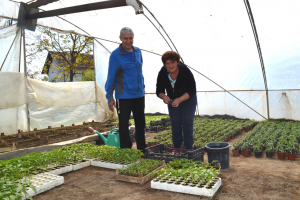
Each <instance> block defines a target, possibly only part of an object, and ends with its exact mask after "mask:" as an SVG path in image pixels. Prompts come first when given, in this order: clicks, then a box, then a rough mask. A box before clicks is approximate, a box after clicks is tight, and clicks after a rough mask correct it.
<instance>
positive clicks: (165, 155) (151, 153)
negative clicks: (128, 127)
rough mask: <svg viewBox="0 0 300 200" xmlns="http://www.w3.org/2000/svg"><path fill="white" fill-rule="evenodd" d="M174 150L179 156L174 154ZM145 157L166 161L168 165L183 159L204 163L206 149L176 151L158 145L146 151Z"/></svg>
mask: <svg viewBox="0 0 300 200" xmlns="http://www.w3.org/2000/svg"><path fill="white" fill-rule="evenodd" d="M173 150H177V151H178V152H179V154H172V151H173ZM145 157H146V158H148V159H154V160H165V162H166V163H169V162H170V161H172V160H177V159H182V158H186V159H191V160H195V161H201V162H203V161H204V160H203V159H204V148H203V147H201V148H198V149H195V150H189V149H176V148H170V147H167V146H165V145H164V144H157V145H153V146H151V147H148V148H146V149H145Z"/></svg>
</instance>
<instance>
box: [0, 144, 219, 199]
mask: <svg viewBox="0 0 300 200" xmlns="http://www.w3.org/2000/svg"><path fill="white" fill-rule="evenodd" d="M158 147H159V148H162V147H161V146H160V145H158ZM154 148H155V147H154ZM156 148H157V147H156ZM198 151H199V150H198ZM146 152H147V153H146V155H147V157H148V158H151V156H152V155H153V154H154V152H153V149H151V148H148V149H146ZM70 153H71V154H70ZM164 153H165V152H164V151H162V152H161V155H164ZM181 153H182V154H178V155H174V154H173V155H172V154H167V155H168V156H167V157H168V159H167V162H168V166H166V164H165V161H164V160H162V159H163V158H165V156H161V157H157V155H158V154H159V153H158V152H156V153H155V154H156V157H155V159H140V157H141V154H142V153H141V152H140V151H139V150H134V149H119V148H114V147H110V146H96V145H91V144H87V143H82V144H76V145H70V146H68V147H63V148H61V149H56V150H52V151H49V152H43V153H42V154H43V157H44V158H49V159H50V160H52V161H55V162H58V161H59V159H60V157H61V156H66V155H69V154H70V155H71V156H72V157H73V156H78V155H80V154H82V155H81V156H84V155H85V156H84V157H85V158H91V159H82V158H81V159H79V158H78V161H77V162H71V163H69V164H67V163H68V162H61V164H55V165H54V163H53V164H51V163H49V164H48V165H49V167H46V168H47V169H46V170H42V171H37V172H35V175H34V176H31V177H30V178H29V179H30V182H31V183H32V185H33V186H34V188H28V189H26V191H27V194H28V196H29V197H30V196H34V195H36V194H39V193H42V192H44V191H47V190H50V189H52V188H54V187H56V186H59V185H61V184H63V183H64V178H63V177H62V176H59V175H61V174H64V173H67V172H71V171H75V170H79V169H82V168H84V167H88V166H96V167H102V168H108V169H117V170H116V179H117V180H120V181H126V182H132V183H139V184H144V183H146V182H147V181H149V180H151V179H153V178H155V177H157V176H158V177H161V178H162V176H164V175H163V174H166V175H168V174H169V176H170V173H171V175H172V177H173V179H175V178H176V177H177V178H179V177H183V178H184V180H183V181H182V182H179V181H177V182H176V181H175V180H174V181H175V182H173V183H172V180H169V181H168V182H164V180H159V181H157V179H156V180H154V181H151V188H154V189H161V190H169V191H176V192H181V193H186V194H194V195H204V196H213V195H214V193H215V192H216V191H217V189H218V188H219V186H220V185H221V179H219V178H218V177H217V174H218V173H219V171H218V170H216V169H214V168H213V167H211V166H208V165H207V164H205V163H203V162H200V161H194V159H197V158H198V157H197V155H198V154H196V153H195V152H194V153H190V152H185V153H183V152H181ZM39 154H40V153H38V154H34V155H30V156H36V159H31V158H30V156H29V155H26V156H24V158H22V157H20V158H16V159H17V160H14V159H12V160H11V161H5V162H11V164H14V163H15V162H17V163H22V162H24V161H26V160H30V161H34V162H35V163H37V164H38V163H40V162H43V161H42V160H39V159H41V156H39ZM58 155H60V156H59V157H57V158H56V156H58ZM126 155H128V156H130V158H128V156H126ZM53 156H54V157H53ZM172 156H173V157H172ZM179 156H180V157H179ZM123 157H124V159H123V160H122V158H123ZM125 157H126V159H125ZM120 158H121V159H120ZM171 158H172V159H171ZM182 158H187V159H182ZM76 160H77V159H76ZM108 160H110V161H108ZM126 160H127V161H126ZM0 162H2V161H0ZM178 162H179V163H178ZM63 163H65V164H63ZM174 163H175V165H174ZM0 164H1V163H0ZM3 164H4V163H3ZM6 164H7V163H6ZM51 166H52V167H51ZM55 166H56V167H55ZM174 166H176V167H178V166H179V167H180V166H181V167H182V168H184V167H186V166H188V167H190V169H184V170H185V171H184V170H181V171H180V170H179V169H176V167H174ZM20 167H22V166H20ZM201 167H202V168H203V170H202V171H201V173H202V174H201V173H200V172H199V171H198V172H197V169H198V170H199V169H200V168H201ZM4 169H6V170H7V169H9V168H7V167H6V165H0V170H4ZM165 170H166V171H165ZM170 170H173V171H170ZM176 170H177V172H174V171H176ZM192 171H195V172H194V173H193V174H197V173H198V177H192V182H191V183H190V182H189V181H190V178H189V177H190V176H193V175H192V173H191V172H192ZM165 172H166V173H165ZM206 172H207V173H209V172H213V174H214V176H211V175H208V176H206V175H205V174H203V173H206ZM8 173H10V172H8ZM174 173H175V174H174ZM26 176H27V175H26ZM27 177H28V176H27ZM203 177H204V179H203ZM208 177H210V179H208ZM166 178H168V177H166ZM162 179H165V178H162ZM195 181H198V183H197V184H198V185H197V184H196V182H195ZM165 184H167V185H165ZM179 188H183V189H179ZM203 191H205V192H203ZM0 192H1V189H0ZM28 196H26V197H25V198H27V197H28Z"/></svg>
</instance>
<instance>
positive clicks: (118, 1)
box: [26, 0, 127, 20]
mask: <svg viewBox="0 0 300 200" xmlns="http://www.w3.org/2000/svg"><path fill="white" fill-rule="evenodd" d="M121 6H127V3H126V0H110V1H102V2H97V3H91V4H84V5H80V6H73V7H68V8H61V9H57V10H50V11H45V12H39V13H31V14H30V13H27V14H26V18H27V20H31V19H38V18H45V17H53V16H57V15H66V14H73V13H78V12H85V11H92V10H100V9H107V8H115V7H121Z"/></svg>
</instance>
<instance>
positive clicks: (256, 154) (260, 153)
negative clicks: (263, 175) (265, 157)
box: [254, 151, 262, 158]
mask: <svg viewBox="0 0 300 200" xmlns="http://www.w3.org/2000/svg"><path fill="white" fill-rule="evenodd" d="M254 155H255V158H261V156H262V151H261V152H254Z"/></svg>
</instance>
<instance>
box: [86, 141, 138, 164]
mask: <svg viewBox="0 0 300 200" xmlns="http://www.w3.org/2000/svg"><path fill="white" fill-rule="evenodd" d="M99 149H100V151H99ZM142 155H143V153H142V151H140V150H136V149H121V148H116V147H111V146H101V147H98V148H94V149H91V150H90V151H89V153H88V157H89V158H93V159H92V160H91V166H96V167H103V168H108V169H117V168H121V167H123V166H127V165H131V164H133V163H136V162H138V160H139V159H140V158H141V156H142Z"/></svg>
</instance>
